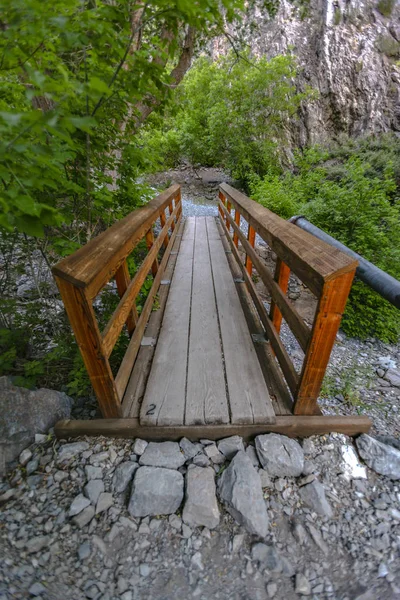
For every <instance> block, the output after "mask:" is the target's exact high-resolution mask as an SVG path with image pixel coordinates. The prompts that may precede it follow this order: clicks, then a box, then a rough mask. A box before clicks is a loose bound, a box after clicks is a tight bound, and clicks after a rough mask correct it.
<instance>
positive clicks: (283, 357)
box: [221, 220, 299, 394]
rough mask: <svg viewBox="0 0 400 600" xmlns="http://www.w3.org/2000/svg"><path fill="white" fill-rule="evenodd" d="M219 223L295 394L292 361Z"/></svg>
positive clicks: (230, 239)
mask: <svg viewBox="0 0 400 600" xmlns="http://www.w3.org/2000/svg"><path fill="white" fill-rule="evenodd" d="M221 225H222V228H223V230H224V233H225V235H226V238H227V240H228V241H229V243H230V246H231V249H232V254H233V255H234V257H235V258H236V260H237V263H238V265H239V266H240V268H241V270H242V274H243V278H244V280H245V282H246V284H247V288H248V290H249V292H250V294H251V297H252V299H253V302H254V304H255V306H256V308H257V311H258V314H259V316H260V319H261V322H262V324H263V325H264V327H265V330H266V332H267V337H268V339H269V341H270V343H271V346H272V349H273V351H274V352H275V354H276V356H277V358H278V361H279V364H280V367H281V369H282V371H283V374H284V376H285V378H286V381H287V384H288V386H289V388H290V391H291V392H292V394H295V393H296V391H297V387H298V384H299V377H298V375H297V373H296V370H295V368H294V366H293V364H292V361H291V360H290V357H289V355H288V353H287V351H286V348H285V346H284V345H283V342H282V340H281V339H280V337H279V335H278V333H277V332H276V330H275V328H274V326H273V325H272V323H271V320H270V318H269V316H268V313H267V310H266V308H265V306H264V304H263V303H262V302H261V300H260V298H259V296H258V294H257V290H256V288H255V286H254V283H253V281H252V279H251V277H250V275H249V274H248V272H247V269H246V267H245V265H243V263H242V261H241V260H240V255H239V252H238V250H237V249H236V246H235V245H234V243H233V240H232V238H231V237H230V235H229V234H228V232H227V229H226V225H225V223H224V221H222V220H221Z"/></svg>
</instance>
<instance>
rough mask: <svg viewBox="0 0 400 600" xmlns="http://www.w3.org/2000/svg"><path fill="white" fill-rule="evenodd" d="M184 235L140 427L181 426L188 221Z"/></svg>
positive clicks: (190, 242) (187, 298)
mask: <svg viewBox="0 0 400 600" xmlns="http://www.w3.org/2000/svg"><path fill="white" fill-rule="evenodd" d="M188 225H189V228H188V234H186V227H185V231H184V233H183V238H182V242H181V247H180V250H179V254H178V258H177V261H176V265H175V272H174V276H173V279H172V282H171V285H170V291H169V297H168V301H167V305H166V308H165V314H164V319H163V323H162V328H161V332H160V335H159V338H158V342H157V347H156V351H155V354H154V359H153V364H152V367H151V372H150V376H149V379H148V382H147V387H146V392H145V395H144V399H143V403H142V407H141V411H140V421H141V423H142V424H143V425H156V424H158V425H176V424H183V422H184V411H185V394H186V369H187V355H188V341H189V322H190V305H191V288H192V271H193V248H194V239H188V235H190V232H191V221H189V222H188V223H187V226H188Z"/></svg>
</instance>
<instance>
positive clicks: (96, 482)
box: [83, 479, 104, 508]
mask: <svg viewBox="0 0 400 600" xmlns="http://www.w3.org/2000/svg"><path fill="white" fill-rule="evenodd" d="M83 491H84V494H85V496H86V497H87V498H89V500H90V502H91V504H94V505H96V502H97V500H98V499H99V496H100V494H101V493H102V492H104V483H103V481H102V480H101V479H92V480H91V481H89V483H87V484H86V485H85V487H84V488H83ZM85 508H86V507H85Z"/></svg>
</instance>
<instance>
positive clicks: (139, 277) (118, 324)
mask: <svg viewBox="0 0 400 600" xmlns="http://www.w3.org/2000/svg"><path fill="white" fill-rule="evenodd" d="M175 210H176V212H174V213H173V214H172V215H171V216H170V217H169V219H168V221H167V222H166V223H165V224H164V227H163V228H162V230H161V231H160V233H159V235H158V236H157V239H156V240H155V242H154V243H153V245H152V246H151V248H150V251H149V253H148V254H147V256H146V257H145V259H144V261H143V262H142V264H141V265H140V267H139V269H138V271H137V273H136V274H135V276H134V278H133V279H132V281H131V282H130V283H129V285H128V287H127V289H126V291H125V293H124V295H123V297H122V298H121V301H120V302H119V304H118V306H117V308H116V309H115V311H114V312H113V314H112V315H111V318H110V320H109V322H108V323H107V326H106V328H105V329H104V332H103V347H104V349H105V352H106V354H107V356H110V354H111V352H112V350H113V348H114V346H115V343H116V341H117V339H118V337H119V335H120V333H121V330H122V327H123V326H124V323H125V321H126V318H127V316H128V315H129V312H130V310H131V306H132V304H133V303H134V302H135V300H136V297H137V295H138V293H139V292H140V290H141V288H142V285H143V283H144V281H145V279H146V277H147V275H148V273H149V271H150V268H151V266H152V265H154V261H156V260H157V256H158V252H159V251H160V248H161V245H162V244H163V243H164V241H165V239H166V236H167V234H168V228H169V226H170V225H171V223H172V222H173V220H174V219H175V218H176V217H177V212H178V209H175ZM157 272H158V263H157V271H156V275H155V277H156V276H157ZM159 279H160V278H159Z"/></svg>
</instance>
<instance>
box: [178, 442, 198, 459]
mask: <svg viewBox="0 0 400 600" xmlns="http://www.w3.org/2000/svg"><path fill="white" fill-rule="evenodd" d="M179 446H180V447H181V450H182V452H183V456H184V457H185V459H186V460H191V459H192V458H194V457H195V456H196V455H197V454H200V452H202V451H203V446H202V445H201V444H193V442H191V441H190V440H188V439H187V438H182V439H181V441H180V442H179Z"/></svg>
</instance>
